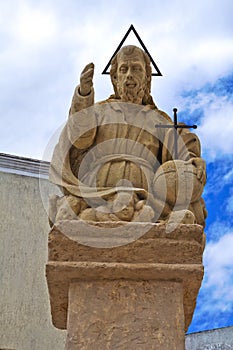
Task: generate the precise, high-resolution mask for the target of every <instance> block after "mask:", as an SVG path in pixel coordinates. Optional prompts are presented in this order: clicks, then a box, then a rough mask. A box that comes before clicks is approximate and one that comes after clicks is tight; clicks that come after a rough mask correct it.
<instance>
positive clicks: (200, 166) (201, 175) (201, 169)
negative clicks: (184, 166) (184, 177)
mask: <svg viewBox="0 0 233 350" xmlns="http://www.w3.org/2000/svg"><path fill="white" fill-rule="evenodd" d="M188 163H191V164H193V165H194V166H195V167H196V168H197V178H198V180H199V181H200V182H201V183H202V184H203V185H205V183H206V165H205V161H204V160H203V159H202V158H192V159H190V160H189V161H188Z"/></svg>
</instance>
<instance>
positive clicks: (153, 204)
mask: <svg viewBox="0 0 233 350" xmlns="http://www.w3.org/2000/svg"><path fill="white" fill-rule="evenodd" d="M93 74H94V65H93V63H90V64H88V65H87V66H86V67H85V68H84V70H83V72H82V74H81V77H80V85H78V86H77V87H76V89H75V92H74V96H73V100H72V104H71V108H70V112H69V118H68V121H67V123H66V125H65V127H64V129H63V131H62V133H61V136H60V139H59V142H58V144H57V146H56V148H55V150H54V154H53V158H52V161H51V168H50V180H51V181H52V182H53V183H55V184H57V185H58V186H60V188H62V189H63V193H64V196H63V197H60V198H59V197H57V196H55V197H53V198H51V210H50V220H51V223H53V222H55V221H57V220H61V219H81V220H90V221H152V222H158V221H164V220H167V219H168V218H169V217H171V213H172V212H173V211H174V210H175V212H178V213H183V214H184V215H183V214H182V215H181V216H182V218H181V222H182V220H183V219H184V218H185V220H187V223H194V222H197V223H198V224H201V225H203V226H204V221H205V217H206V210H205V206H204V201H203V199H202V198H201V194H202V191H203V187H204V185H205V181H206V174H205V163H204V161H203V159H201V158H200V143H199V140H198V138H197V136H196V135H195V134H193V133H191V132H190V131H189V130H188V129H179V137H178V141H179V142H178V149H179V159H178V160H173V148H174V133H173V130H172V129H169V128H162V127H161V128H156V127H155V125H159V124H165V123H166V124H168V125H169V124H171V122H172V121H171V119H170V117H169V116H168V115H167V114H166V113H164V112H163V111H160V110H158V108H157V107H156V106H155V104H154V102H153V99H152V97H151V95H150V90H151V66H150V59H149V57H148V55H147V54H146V53H145V52H144V51H142V50H141V49H139V48H137V47H136V46H131V45H130V46H125V47H123V48H122V49H121V50H120V51H119V52H118V53H117V55H116V56H115V57H114V58H113V60H112V62H111V70H110V75H111V81H112V84H113V87H114V94H113V95H111V96H110V97H109V99H107V100H106V101H103V102H100V103H97V104H94V89H93ZM178 216H179V215H178ZM178 216H177V217H178ZM183 222H186V221H183Z"/></svg>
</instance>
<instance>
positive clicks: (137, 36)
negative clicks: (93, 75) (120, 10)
mask: <svg viewBox="0 0 233 350" xmlns="http://www.w3.org/2000/svg"><path fill="white" fill-rule="evenodd" d="M131 31H133V32H134V34H135V36H136V38H137V39H138V41H139V43H140V44H141V46H142V48H143V50H144V51H145V52H146V53H147V55H148V56H149V57H150V60H151V63H152V66H153V67H154V69H155V70H156V73H152V74H151V75H152V76H160V77H161V76H162V73H161V72H160V70H159V68H158V66H157V65H156V63H155V61H154V60H153V58H152V56H151V55H150V53H149V51H148V50H147V48H146V46H145V44H144V43H143V41H142V39H141V38H140V36H139V35H138V33H137V31H136V29H135V28H134V26H133V25H132V24H131V26H130V27H129V29H128V30H127V32H126V33H125V35H124V37H123V39H122V40H121V42H120V44H119V45H118V47H117V49H116V51H115V52H114V54H113V55H112V57H111V59H110V60H109V62H108V64H107V66H106V67H105V68H104V70H103V72H102V74H110V72H108V68H109V67H110V64H111V61H112V59H113V57H114V56H115V55H116V54H117V52H118V51H119V50H120V49H121V47H122V45H123V44H124V42H125V40H126V39H127V37H128V35H129V33H130V32H131Z"/></svg>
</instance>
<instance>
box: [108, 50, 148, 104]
mask: <svg viewBox="0 0 233 350" xmlns="http://www.w3.org/2000/svg"><path fill="white" fill-rule="evenodd" d="M135 50H137V51H140V52H141V53H142V55H143V58H144V61H145V65H146V88H145V93H144V96H143V99H142V104H143V105H153V106H155V104H154V101H153V98H152V96H151V94H150V92H151V72H152V69H151V65H150V58H149V56H148V55H147V54H146V53H145V52H144V51H143V50H141V49H140V48H139V47H137V46H134V45H128V46H124V47H123V48H122V49H121V50H120V51H119V52H118V53H117V54H116V55H115V56H114V57H113V59H112V62H111V69H110V76H111V81H112V84H113V88H114V92H115V94H114V95H111V96H110V98H116V99H120V96H119V93H118V90H117V83H116V81H117V67H118V57H119V54H120V53H121V52H124V53H125V54H126V55H130V54H132V53H133V52H134V51H135Z"/></svg>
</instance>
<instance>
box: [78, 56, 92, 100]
mask: <svg viewBox="0 0 233 350" xmlns="http://www.w3.org/2000/svg"><path fill="white" fill-rule="evenodd" d="M94 67H95V66H94V64H93V63H89V64H88V65H86V67H85V68H84V69H83V71H82V73H81V76H80V94H81V95H82V96H87V95H89V93H90V92H91V88H92V86H93V75H94Z"/></svg>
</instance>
